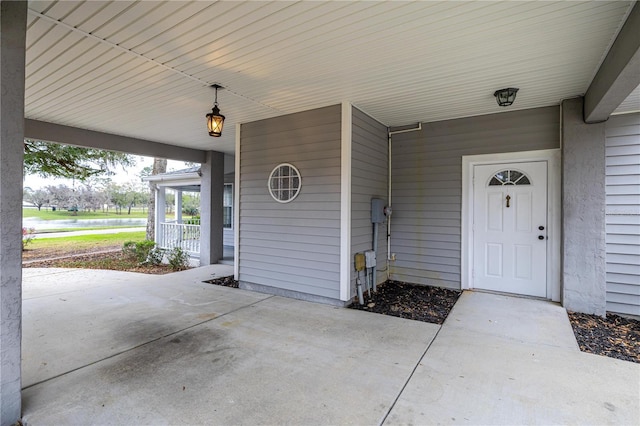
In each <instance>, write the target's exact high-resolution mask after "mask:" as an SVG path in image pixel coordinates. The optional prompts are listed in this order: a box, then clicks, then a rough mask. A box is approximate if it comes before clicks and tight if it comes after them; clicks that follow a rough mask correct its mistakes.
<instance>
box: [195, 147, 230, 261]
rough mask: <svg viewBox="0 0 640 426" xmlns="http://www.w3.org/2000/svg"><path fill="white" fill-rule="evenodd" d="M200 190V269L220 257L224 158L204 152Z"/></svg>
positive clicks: (221, 252)
mask: <svg viewBox="0 0 640 426" xmlns="http://www.w3.org/2000/svg"><path fill="white" fill-rule="evenodd" d="M206 158H207V161H206V162H205V163H203V164H202V167H201V173H202V181H201V182H202V183H201V187H200V265H201V266H204V265H213V264H215V263H218V262H219V261H220V259H222V256H223V247H222V244H223V231H222V226H223V221H224V218H223V208H222V206H223V203H224V154H223V153H222V152H216V151H208V152H207V155H206Z"/></svg>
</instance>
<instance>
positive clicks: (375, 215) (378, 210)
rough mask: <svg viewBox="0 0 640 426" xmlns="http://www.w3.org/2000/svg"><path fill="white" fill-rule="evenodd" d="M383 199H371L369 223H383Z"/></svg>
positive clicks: (384, 218)
mask: <svg viewBox="0 0 640 426" xmlns="http://www.w3.org/2000/svg"><path fill="white" fill-rule="evenodd" d="M385 220H386V217H385V215H384V200H381V199H380V198H372V199H371V223H384V222H385Z"/></svg>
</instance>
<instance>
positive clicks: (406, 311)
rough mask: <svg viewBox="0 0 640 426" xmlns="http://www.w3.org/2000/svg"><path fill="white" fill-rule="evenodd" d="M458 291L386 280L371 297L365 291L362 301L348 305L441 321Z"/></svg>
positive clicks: (400, 315)
mask: <svg viewBox="0 0 640 426" xmlns="http://www.w3.org/2000/svg"><path fill="white" fill-rule="evenodd" d="M460 294H461V292H460V291H456V290H449V289H446V288H440V287H431V286H426V285H417V284H409V283H405V282H401V281H393V280H389V281H386V282H385V283H383V284H381V285H379V286H377V292H376V293H372V296H371V298H369V297H368V295H367V293H366V292H365V303H364V305H360V303H358V301H357V300H356V301H355V302H354V303H352V304H351V305H349V308H351V309H357V310H361V311H367V312H374V313H377V314H383V315H391V316H394V317H400V318H406V319H411V320H415V321H423V322H430V323H433V324H442V323H443V322H444V320H445V319H446V318H447V315H449V312H450V311H451V308H453V305H455V303H456V301H457V300H458V297H460Z"/></svg>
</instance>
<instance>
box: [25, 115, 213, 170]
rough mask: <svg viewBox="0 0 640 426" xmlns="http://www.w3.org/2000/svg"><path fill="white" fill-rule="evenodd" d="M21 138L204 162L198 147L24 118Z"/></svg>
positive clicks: (203, 153)
mask: <svg viewBox="0 0 640 426" xmlns="http://www.w3.org/2000/svg"><path fill="white" fill-rule="evenodd" d="M24 137H25V139H36V140H41V141H48V142H57V143H61V144H65V145H75V146H82V147H86V148H96V149H104V150H107V151H119V152H126V153H127V154H136V155H144V156H147V157H158V158H167V159H170V160H179V161H188V162H192V163H204V161H205V151H202V150H199V149H192V148H184V147H180V146H175V145H168V144H164V143H159V142H152V141H148V140H145V139H137V138H130V137H128V136H120V135H114V134H111V133H103V132H96V131H93V130H86V129H80V128H78V127H70V126H63V125H61V124H54V123H47V122H46V121H38V120H31V119H28V118H25V120H24Z"/></svg>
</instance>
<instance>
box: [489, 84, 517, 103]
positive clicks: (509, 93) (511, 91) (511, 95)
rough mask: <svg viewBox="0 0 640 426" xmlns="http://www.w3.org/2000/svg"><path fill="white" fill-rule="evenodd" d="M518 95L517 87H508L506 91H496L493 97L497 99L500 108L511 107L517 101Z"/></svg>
mask: <svg viewBox="0 0 640 426" xmlns="http://www.w3.org/2000/svg"><path fill="white" fill-rule="evenodd" d="M516 93H518V89H517V88H515V87H508V88H506V89H500V90H496V92H495V93H494V94H493V96H495V97H496V102H498V105H500V106H509V105H511V104H513V101H515V100H516Z"/></svg>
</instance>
